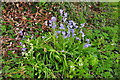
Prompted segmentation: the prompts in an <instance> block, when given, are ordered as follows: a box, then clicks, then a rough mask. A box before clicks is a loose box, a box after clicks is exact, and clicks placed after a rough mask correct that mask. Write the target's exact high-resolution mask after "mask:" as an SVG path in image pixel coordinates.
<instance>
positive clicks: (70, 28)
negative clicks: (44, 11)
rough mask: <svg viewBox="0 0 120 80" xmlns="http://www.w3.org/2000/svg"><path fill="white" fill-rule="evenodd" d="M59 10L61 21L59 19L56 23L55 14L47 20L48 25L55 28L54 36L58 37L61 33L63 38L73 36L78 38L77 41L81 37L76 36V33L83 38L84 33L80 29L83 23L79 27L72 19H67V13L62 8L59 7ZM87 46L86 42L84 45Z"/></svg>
mask: <svg viewBox="0 0 120 80" xmlns="http://www.w3.org/2000/svg"><path fill="white" fill-rule="evenodd" d="M59 12H60V16H61V17H62V21H59V23H60V24H59V25H57V24H56V21H57V18H56V17H55V16H52V17H51V20H49V25H48V26H49V27H51V28H53V29H55V36H56V38H58V35H59V34H62V36H63V37H64V38H69V37H74V38H75V39H76V40H79V41H80V40H81V39H80V38H79V37H77V35H79V34H81V35H82V38H84V37H85V34H84V32H83V31H82V27H84V26H85V23H83V24H81V26H80V27H79V26H78V25H77V24H76V23H75V22H74V21H73V20H68V19H67V17H68V14H67V13H66V12H65V11H64V10H62V9H60V10H59ZM65 24H67V25H65ZM78 28H79V29H80V31H79V32H78V33H76V30H77V29H78ZM66 30H67V31H66ZM88 42H89V41H88ZM88 46H90V45H87V44H86V45H85V46H84V47H88Z"/></svg>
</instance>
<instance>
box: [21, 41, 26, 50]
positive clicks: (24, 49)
mask: <svg viewBox="0 0 120 80" xmlns="http://www.w3.org/2000/svg"><path fill="white" fill-rule="evenodd" d="M20 45H21V46H22V47H24V45H23V44H22V42H20ZM26 49H27V48H22V51H26Z"/></svg>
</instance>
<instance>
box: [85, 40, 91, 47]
mask: <svg viewBox="0 0 120 80" xmlns="http://www.w3.org/2000/svg"><path fill="white" fill-rule="evenodd" d="M86 41H87V43H86V44H84V48H87V47H89V46H91V44H89V42H90V40H89V39H86Z"/></svg>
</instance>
